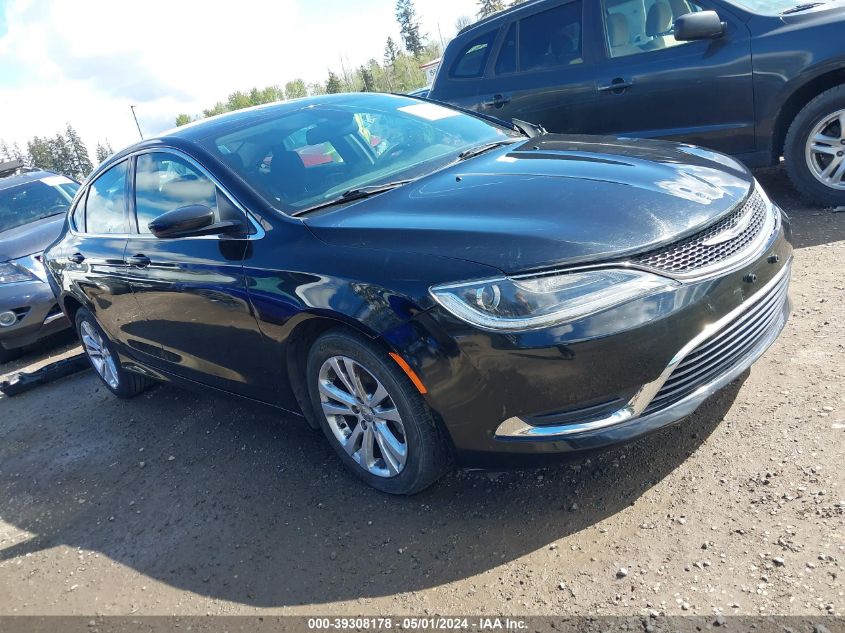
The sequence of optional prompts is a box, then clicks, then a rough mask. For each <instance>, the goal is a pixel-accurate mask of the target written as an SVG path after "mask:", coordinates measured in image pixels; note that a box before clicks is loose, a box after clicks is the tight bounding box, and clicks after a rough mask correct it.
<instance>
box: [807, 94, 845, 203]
mask: <svg viewBox="0 0 845 633" xmlns="http://www.w3.org/2000/svg"><path fill="white" fill-rule="evenodd" d="M805 154H806V160H807V166H808V167H809V168H810V172H811V173H812V174H813V176H814V177H815V178H816V180H818V181H819V182H821V183H822V184H823V185H825V186H827V187H831V188H832V189H839V190H845V110H839V111H837V112H834V113H833V114H830V115H828V116H826V117H824V118H823V119H822V120H821V121H820V122H819V123H818V124H817V125H816V126H815V127H814V128H813V130H812V132H811V133H810V136H809V138H808V139H807V146H806V152H805Z"/></svg>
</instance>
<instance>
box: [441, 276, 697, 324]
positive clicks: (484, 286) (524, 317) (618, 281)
mask: <svg viewBox="0 0 845 633" xmlns="http://www.w3.org/2000/svg"><path fill="white" fill-rule="evenodd" d="M679 285H680V284H679V283H678V282H676V281H673V280H671V279H667V278H665V277H660V276H658V275H653V274H651V273H647V272H642V271H638V270H624V269H606V270H586V271H578V272H571V273H557V274H553V275H544V276H537V277H530V278H524V277H519V278H514V277H499V278H497V279H487V280H483V281H473V282H468V283H462V284H449V285H443V286H434V287H432V288H431V294H432V296H433V297H434V298H435V299H436V300H437V302H438V303H439V304H440V305H442V306H443V307H444V308H446V309H447V310H448V311H449V312H451V313H452V314H454V315H455V316H456V317H458V318H459V319H461V320H462V321H466V322H467V323H469V324H470V325H474V326H476V327H479V328H481V329H484V330H508V331H517V330H532V329H538V328H544V327H550V326H553V325H560V324H561V323H565V322H567V321H573V320H575V319H578V318H581V317H585V316H588V315H591V314H595V313H596V312H601V311H602V310H607V309H608V308H613V307H615V306H618V305H621V304H623V303H627V302H629V301H632V300H634V299H638V298H641V297H645V296H647V295H650V294H654V293H657V292H661V291H665V290H669V289H672V288H674V287H677V286H679Z"/></svg>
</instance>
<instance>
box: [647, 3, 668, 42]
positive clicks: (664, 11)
mask: <svg viewBox="0 0 845 633" xmlns="http://www.w3.org/2000/svg"><path fill="white" fill-rule="evenodd" d="M671 29H672V9H671V8H669V4H668V3H666V2H655V3H654V4H653V5H651V8H650V9H649V10H648V17H647V18H646V22H645V34H646V35H648V36H649V37H655V36H658V35H663V34H664V33H666V32H667V31H669V30H671Z"/></svg>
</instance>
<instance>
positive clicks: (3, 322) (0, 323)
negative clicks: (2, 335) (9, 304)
mask: <svg viewBox="0 0 845 633" xmlns="http://www.w3.org/2000/svg"><path fill="white" fill-rule="evenodd" d="M17 322H18V315H17V314H15V313H14V312H12V311H11V310H8V311H6V312H0V327H12V326H13V325H14V324H15V323H17Z"/></svg>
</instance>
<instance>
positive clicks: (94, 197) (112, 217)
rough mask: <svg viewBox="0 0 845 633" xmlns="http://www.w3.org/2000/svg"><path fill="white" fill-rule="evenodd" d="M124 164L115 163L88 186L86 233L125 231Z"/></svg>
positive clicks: (125, 162) (124, 162)
mask: <svg viewBox="0 0 845 633" xmlns="http://www.w3.org/2000/svg"><path fill="white" fill-rule="evenodd" d="M126 164H127V161H123V162H122V163H120V164H119V165H115V166H114V167H112V168H111V169H109V170H108V171H106V172H105V173H104V174H103V175H101V176H100V177H99V178H97V180H95V181H94V182H93V184H92V185H91V186H90V187H89V188H88V200H87V201H86V203H85V232H86V233H126V216H125V211H126Z"/></svg>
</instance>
